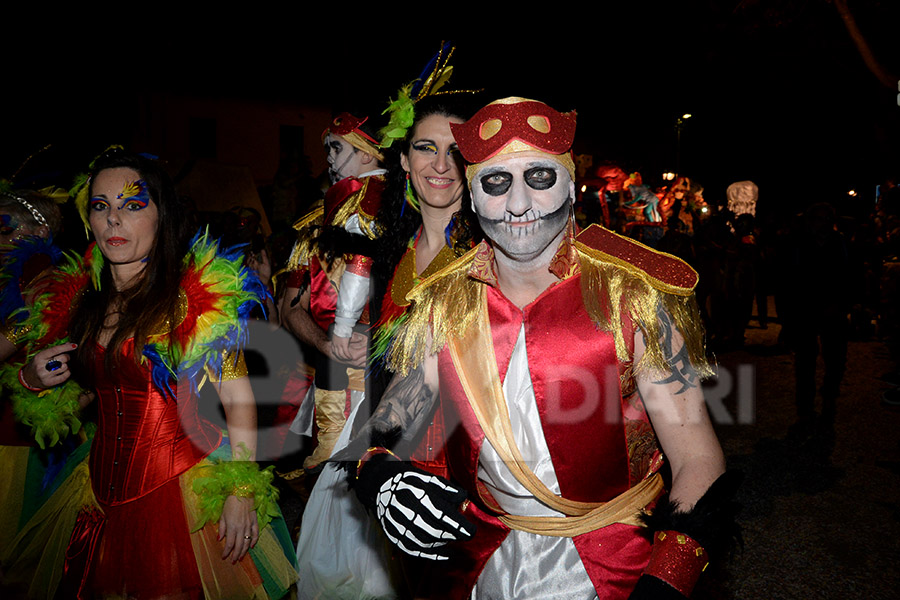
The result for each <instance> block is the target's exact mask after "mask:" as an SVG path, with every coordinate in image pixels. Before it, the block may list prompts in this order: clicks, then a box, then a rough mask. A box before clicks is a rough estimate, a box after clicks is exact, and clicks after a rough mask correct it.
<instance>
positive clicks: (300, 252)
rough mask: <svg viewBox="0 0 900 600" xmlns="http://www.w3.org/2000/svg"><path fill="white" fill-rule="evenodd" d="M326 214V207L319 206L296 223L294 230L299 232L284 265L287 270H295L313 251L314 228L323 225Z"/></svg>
mask: <svg viewBox="0 0 900 600" xmlns="http://www.w3.org/2000/svg"><path fill="white" fill-rule="evenodd" d="M324 215H325V207H324V206H318V207H316V208H314V209H312V210H311V211H309V212H308V213H306V215H305V216H303V217H301V218H300V219H299V220H298V221H297V222H296V223H294V230H295V231H296V232H297V242H296V243H295V244H294V248H293V250H291V256H290V258H288V261H287V264H286V265H285V267H284V270H285V271H295V270H297V269H299V268H300V266H302V265H303V264H305V263H306V261H307V259H308V257H309V255H310V253H311V252H312V251H313V248H312V246H313V242H314V241H315V236H314V235H313V229H314V228H315V227H319V226H321V225H322V219H323V217H324Z"/></svg>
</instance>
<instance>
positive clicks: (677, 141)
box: [675, 113, 693, 175]
mask: <svg viewBox="0 0 900 600" xmlns="http://www.w3.org/2000/svg"><path fill="white" fill-rule="evenodd" d="M692 116H693V115H691V113H684V114H683V115H681V116H680V117H678V118H677V119H676V120H675V174H676V175H679V174H681V129H682V128H683V127H684V122H685V121H687V120H688V119H690V118H691V117H692Z"/></svg>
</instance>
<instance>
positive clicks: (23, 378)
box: [19, 367, 44, 392]
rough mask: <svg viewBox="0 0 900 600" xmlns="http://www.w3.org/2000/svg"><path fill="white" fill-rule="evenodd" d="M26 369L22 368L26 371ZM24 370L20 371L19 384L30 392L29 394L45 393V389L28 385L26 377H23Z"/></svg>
mask: <svg viewBox="0 0 900 600" xmlns="http://www.w3.org/2000/svg"><path fill="white" fill-rule="evenodd" d="M24 368H25V367H22V369H24ZM22 369H19V383H20V384H22V387H23V388H25V389H26V390H28V391H29V392H43V391H44V388H36V387H31V386H30V385H28V382H27V381H25V376H24V375H22Z"/></svg>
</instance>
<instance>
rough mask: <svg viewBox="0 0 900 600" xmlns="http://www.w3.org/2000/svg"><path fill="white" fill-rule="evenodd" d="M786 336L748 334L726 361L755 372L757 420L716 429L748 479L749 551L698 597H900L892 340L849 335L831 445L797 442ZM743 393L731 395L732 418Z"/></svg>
mask: <svg viewBox="0 0 900 600" xmlns="http://www.w3.org/2000/svg"><path fill="white" fill-rule="evenodd" d="M778 332H779V326H778V325H777V324H775V325H770V326H769V328H768V329H766V330H761V329H748V330H747V340H748V344H747V346H746V347H745V349H744V350H741V351H735V352H729V353H726V354H723V355H721V356H720V357H719V362H720V364H721V365H722V366H724V367H725V368H727V369H729V370H730V371H731V372H736V371H737V369H738V368H739V367H740V366H741V365H752V368H753V371H754V373H755V384H756V394H755V396H754V397H755V410H754V415H755V420H754V422H753V423H752V424H732V425H723V424H717V425H716V430H717V432H718V434H719V438H720V440H721V442H722V445H723V448H724V450H725V454H726V456H727V457H728V460H729V465H730V466H732V467H737V468H740V469H742V470H743V471H744V472H745V474H746V479H745V482H744V484H743V486H742V489H741V492H740V500H741V502H742V504H743V506H744V508H743V512H742V515H741V524H742V526H743V532H744V549H743V552H740V553H738V554H737V555H736V556H735V557H734V559H733V560H732V562H731V563H730V564H729V565H728V567H727V568H725V569H723V570H720V571H719V572H716V573H712V574H711V575H712V576H711V577H709V578H708V581H707V582H705V583H706V585H705V586H704V587H703V589H702V590H699V591H700V592H702V593H700V594H697V595H698V596H701V597H705V598H740V599H745V598H746V599H756V598H766V599H770V598H771V599H781V598H784V599H794V598H796V599H804V600H806V599H810V598H867V599H880V598H884V599H888V598H891V599H893V598H897V597H900V592H898V589H900V570H898V568H897V565H898V563H900V503H898V498H900V436H898V431H900V409H898V408H892V407H888V406H885V405H883V404H882V402H881V394H882V393H883V391H884V390H885V389H887V388H888V387H889V385H888V384H886V383H885V382H884V381H882V380H880V379H878V377H879V376H880V375H882V374H884V373H886V372H888V371H890V370H891V369H892V367H894V366H895V365H892V363H891V362H890V360H889V357H888V355H887V351H886V349H885V346H884V344H882V343H880V342H878V341H865V342H851V344H850V348H849V352H848V365H847V367H848V368H847V373H846V376H845V378H844V382H843V385H842V386H841V397H840V398H839V400H838V416H837V424H836V428H835V429H836V435H835V438H834V442H833V450H832V449H831V448H832V445H831V444H830V443H829V440H828V439H827V437H824V436H823V437H818V438H817V437H814V438H812V439H807V440H793V439H792V438H790V437H789V436H788V435H787V434H788V427H789V426H790V425H791V424H792V423H793V422H794V420H795V412H794V404H793V398H794V396H793V393H794V385H793V372H792V368H793V359H792V357H791V355H790V354H788V353H782V352H780V351H779V349H778V347H777V346H776V341H777V337H778ZM745 368H747V367H745ZM821 375H822V365H821V361H820V365H819V381H820V382H821ZM737 396H738V394H735V395H734V396H733V397H731V398H728V399H727V400H726V401H725V402H724V404H726V405H727V407H728V408H729V409H730V411H731V413H732V414H733V415H734V414H736V413H737V410H738V405H739V404H740V401H739V400H738V397H737Z"/></svg>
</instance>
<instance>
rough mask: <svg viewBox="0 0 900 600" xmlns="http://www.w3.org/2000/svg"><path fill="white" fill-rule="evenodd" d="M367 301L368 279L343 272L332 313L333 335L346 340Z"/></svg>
mask: <svg viewBox="0 0 900 600" xmlns="http://www.w3.org/2000/svg"><path fill="white" fill-rule="evenodd" d="M368 299H369V278H368V277H363V276H362V275H357V274H356V273H350V272H348V271H344V274H343V275H341V287H340V291H338V298H337V308H336V309H335V311H334V335H336V336H337V337H342V338H348V337H350V335H351V334H352V333H353V326H354V325H356V322H357V321H359V316H360V315H361V314H362V312H363V309H364V308H365V307H366V302H367V301H368Z"/></svg>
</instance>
